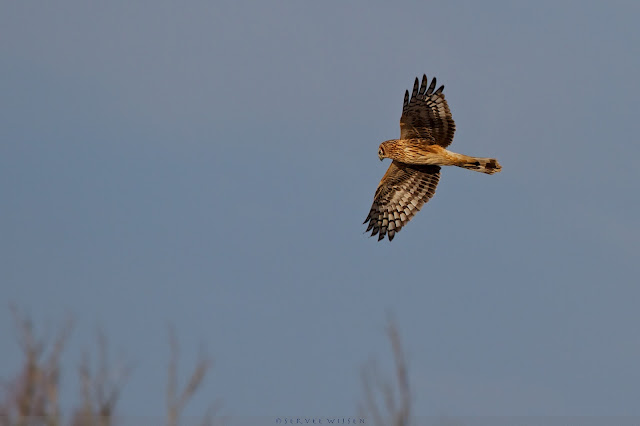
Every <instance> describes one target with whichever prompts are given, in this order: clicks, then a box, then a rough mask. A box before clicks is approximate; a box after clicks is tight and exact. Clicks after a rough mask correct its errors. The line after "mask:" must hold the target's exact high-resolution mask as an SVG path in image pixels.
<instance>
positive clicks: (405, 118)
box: [364, 75, 502, 240]
mask: <svg viewBox="0 0 640 426" xmlns="http://www.w3.org/2000/svg"><path fill="white" fill-rule="evenodd" d="M427 83H428V80H427V76H426V75H425V76H423V78H422V85H420V84H419V81H418V79H417V78H416V81H415V83H414V85H413V92H412V94H411V98H409V91H407V92H406V93H405V96H404V104H403V108H402V116H401V117H400V139H391V140H388V141H385V142H382V143H381V144H380V147H379V148H378V157H379V158H380V160H381V161H382V160H383V159H384V158H391V159H392V160H393V162H392V163H391V165H390V166H389V169H388V170H387V172H386V173H385V175H384V176H383V177H382V180H381V181H380V183H379V184H378V188H377V189H376V193H375V196H374V199H373V205H372V206H371V210H370V211H369V215H368V216H367V219H365V221H364V223H367V222H369V226H368V227H367V232H368V231H372V232H371V235H372V236H373V235H376V234H378V240H382V239H383V238H384V237H385V235H386V236H388V238H389V240H393V237H394V236H395V234H396V232H399V231H400V230H401V229H402V227H403V226H404V225H406V224H407V222H409V221H410V220H411V218H412V217H413V216H414V215H415V214H416V213H417V212H418V211H419V210H420V209H421V208H422V206H423V205H424V204H425V203H426V202H427V201H429V199H431V197H433V195H434V194H435V191H436V186H437V185H438V182H439V180H440V166H458V167H462V168H465V169H469V170H474V171H477V172H482V173H486V174H494V173H497V172H499V171H500V170H501V169H502V167H501V166H500V163H498V161H497V160H496V159H494V158H481V157H471V156H468V155H463V154H457V153H455V152H452V151H449V150H447V149H446V147H447V146H449V145H450V144H451V142H452V141H453V133H454V132H455V123H454V121H453V118H452V117H451V111H450V110H449V105H448V104H447V101H446V100H445V99H444V94H443V93H442V91H443V89H444V86H440V88H439V89H438V90H436V91H434V89H435V86H436V79H435V78H434V79H433V80H432V81H431V84H430V85H429V87H428V88H427Z"/></svg>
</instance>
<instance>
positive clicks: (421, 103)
mask: <svg viewBox="0 0 640 426" xmlns="http://www.w3.org/2000/svg"><path fill="white" fill-rule="evenodd" d="M428 82H429V80H428V79H427V76H426V75H423V77H422V84H420V83H419V80H418V79H417V78H416V81H415V83H414V84H413V90H412V92H411V97H409V91H408V90H407V91H406V92H405V94H404V103H403V105H402V116H401V117H400V139H429V140H431V141H432V143H433V144H437V145H440V146H442V147H447V146H449V145H450V144H451V142H452V141H453V134H454V132H455V130H456V125H455V123H454V121H453V118H452V117H451V111H450V110H449V105H448V104H447V101H446V100H445V98H444V93H442V91H443V90H444V86H440V87H439V88H438V90H435V91H434V89H435V88H436V79H435V78H433V79H432V80H431V84H429V85H428V86H427V83H428Z"/></svg>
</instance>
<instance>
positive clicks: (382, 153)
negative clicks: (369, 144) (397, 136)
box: [378, 140, 393, 161]
mask: <svg viewBox="0 0 640 426" xmlns="http://www.w3.org/2000/svg"><path fill="white" fill-rule="evenodd" d="M392 144H393V141H392V140H390V141H384V142H382V143H381V144H380V147H378V158H379V159H380V161H382V160H383V159H385V158H391V157H389V153H390V151H391V149H392Z"/></svg>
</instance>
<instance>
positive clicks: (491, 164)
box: [459, 157, 502, 175]
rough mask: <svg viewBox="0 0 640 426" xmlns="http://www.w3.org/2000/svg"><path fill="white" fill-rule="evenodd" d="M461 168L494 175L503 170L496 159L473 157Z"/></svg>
mask: <svg viewBox="0 0 640 426" xmlns="http://www.w3.org/2000/svg"><path fill="white" fill-rule="evenodd" d="M459 166H460V167H463V168H465V169H469V170H473V171H476V172H481V173H486V174H488V175H492V174H494V173H498V172H499V171H500V170H502V166H501V165H500V163H498V160H496V159H495V158H477V157H471V160H470V161H466V162H464V163H461V164H459Z"/></svg>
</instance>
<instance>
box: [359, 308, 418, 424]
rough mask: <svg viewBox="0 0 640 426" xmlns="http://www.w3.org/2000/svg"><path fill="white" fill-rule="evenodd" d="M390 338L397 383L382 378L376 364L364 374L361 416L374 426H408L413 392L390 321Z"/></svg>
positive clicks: (398, 336)
mask: <svg viewBox="0 0 640 426" xmlns="http://www.w3.org/2000/svg"><path fill="white" fill-rule="evenodd" d="M387 336H388V338H389V342H390V343H391V349H392V352H393V360H394V367H395V383H394V382H392V381H389V380H386V379H383V378H382V375H381V374H380V373H379V371H378V368H377V364H376V363H375V361H370V362H369V363H368V364H367V365H365V367H364V368H363V371H362V384H363V391H364V401H363V402H362V403H361V404H360V414H361V415H362V416H363V417H367V418H369V419H371V421H372V422H373V424H374V426H389V425H391V426H408V425H409V422H410V420H411V399H412V396H411V388H410V386H409V376H408V373H407V363H406V359H405V356H404V351H403V349H402V342H401V339H400V334H399V332H398V328H397V327H396V325H395V323H394V322H393V320H392V319H389V320H388V325H387Z"/></svg>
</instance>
